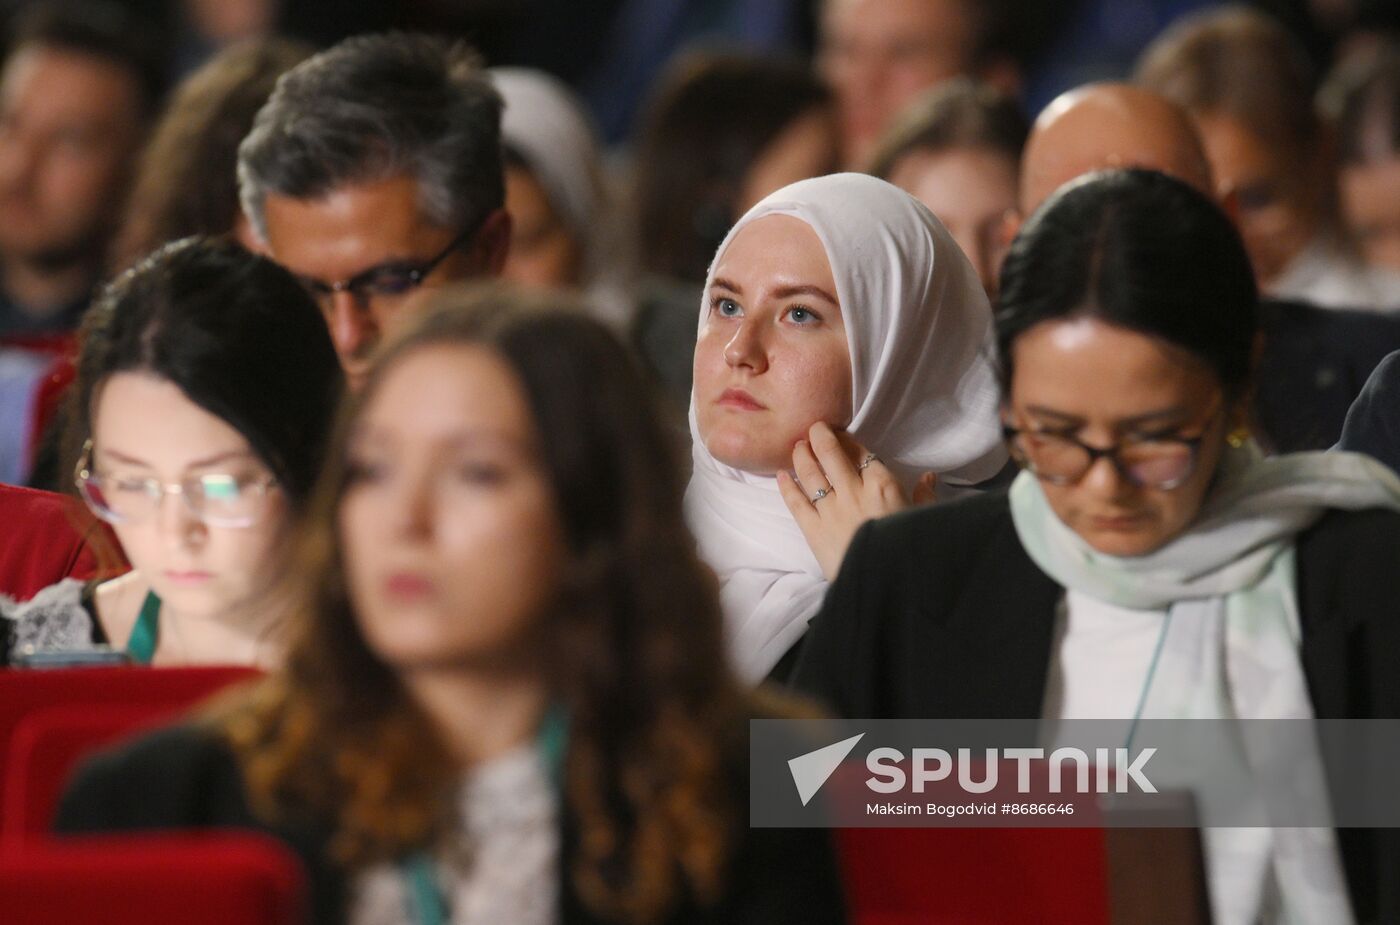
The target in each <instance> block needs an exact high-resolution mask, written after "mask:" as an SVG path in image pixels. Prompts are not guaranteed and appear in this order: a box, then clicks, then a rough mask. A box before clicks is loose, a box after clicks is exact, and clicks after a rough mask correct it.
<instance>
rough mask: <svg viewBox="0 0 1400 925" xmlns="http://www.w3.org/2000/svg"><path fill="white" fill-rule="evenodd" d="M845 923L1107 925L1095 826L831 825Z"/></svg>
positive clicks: (1102, 853) (1104, 874)
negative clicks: (846, 906)
mask: <svg viewBox="0 0 1400 925" xmlns="http://www.w3.org/2000/svg"><path fill="white" fill-rule="evenodd" d="M837 839H838V843H839V845H840V849H841V864H842V867H843V869H844V872H845V882H846V891H847V895H848V898H849V901H850V905H851V909H852V912H853V922H854V923H855V925H900V923H910V925H912V923H914V922H918V923H920V925H954V923H957V925H993V923H1005V922H1037V923H1044V925H1054V923H1065V925H1070V923H1073V925H1108V923H1109V921H1110V919H1109V890H1108V859H1107V853H1106V850H1105V840H1104V831H1103V830H1102V829H1088V828H1086V829H1050V828H1045V829H994V828H987V829H952V828H928V829H914V828H909V829H896V828H891V829H840V830H838V834H837Z"/></svg>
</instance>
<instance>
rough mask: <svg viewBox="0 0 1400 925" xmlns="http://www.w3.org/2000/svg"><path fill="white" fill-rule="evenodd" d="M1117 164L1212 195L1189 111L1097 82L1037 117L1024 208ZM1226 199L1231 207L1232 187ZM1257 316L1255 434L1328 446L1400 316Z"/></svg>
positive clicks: (1026, 163)
mask: <svg viewBox="0 0 1400 925" xmlns="http://www.w3.org/2000/svg"><path fill="white" fill-rule="evenodd" d="M1120 166H1121V167H1146V168H1150V169H1153V170H1157V171H1160V172H1162V173H1165V174H1168V175H1170V176H1173V177H1176V178H1177V179H1179V180H1182V181H1184V182H1185V183H1187V184H1189V185H1190V186H1192V187H1194V188H1195V189H1197V190H1199V191H1200V192H1202V193H1205V194H1207V195H1212V196H1213V195H1214V192H1215V189H1216V187H1215V184H1214V182H1213V180H1212V176H1211V169H1210V163H1209V161H1208V160H1207V159H1206V154H1205V150H1204V148H1203V146H1202V145H1201V140H1200V137H1199V135H1198V134H1197V131H1196V128H1195V124H1194V123H1193V121H1192V120H1191V118H1190V117H1189V116H1187V115H1186V113H1185V112H1184V111H1182V110H1181V109H1180V108H1179V107H1177V106H1176V105H1175V104H1173V103H1171V102H1170V101H1168V100H1166V99H1164V98H1162V97H1160V96H1158V95H1157V94H1155V93H1153V92H1152V91H1150V90H1145V89H1142V88H1140V87H1132V86H1127V85H1123V84H1092V85H1090V86H1088V87H1081V88H1079V89H1077V90H1071V91H1070V92H1068V93H1065V94H1062V95H1061V96H1060V97H1059V98H1057V99H1056V100H1055V101H1054V102H1052V103H1051V104H1050V105H1049V106H1047V107H1046V109H1045V111H1044V112H1043V113H1041V114H1040V117H1039V118H1037V119H1036V121H1035V127H1034V128H1033V129H1032V131H1031V137H1030V140H1029V141H1028V142H1027V143H1026V154H1025V157H1024V159H1023V161H1022V165H1021V184H1022V185H1021V194H1020V198H1021V210H1022V212H1021V214H1022V215H1029V214H1031V213H1032V212H1033V211H1035V210H1036V209H1038V208H1039V207H1040V205H1041V203H1042V202H1044V201H1045V200H1046V199H1048V198H1049V197H1050V195H1051V194H1052V193H1053V192H1054V191H1055V190H1056V189H1058V188H1059V187H1060V186H1062V185H1063V184H1065V183H1067V182H1068V181H1070V180H1073V179H1075V178H1076V177H1079V176H1081V175H1083V174H1086V173H1091V172H1093V171H1095V170H1099V169H1102V168H1105V167H1120ZM1223 205H1224V206H1225V208H1226V209H1227V210H1229V209H1230V207H1231V206H1232V205H1233V202H1232V199H1231V197H1230V196H1229V195H1228V194H1227V195H1226V197H1225V202H1224V203H1223ZM1019 220H1020V219H1019V217H1018V222H1019ZM1259 321H1260V334H1261V345H1260V352H1259V355H1258V357H1257V362H1258V364H1259V366H1258V369H1257V370H1256V375H1255V383H1256V386H1255V387H1256V389H1257V392H1256V394H1255V396H1254V402H1253V411H1254V415H1255V420H1254V426H1255V428H1256V437H1257V438H1258V439H1259V442H1260V443H1261V444H1262V445H1263V446H1264V447H1266V448H1267V449H1270V450H1273V451H1276V452H1292V451H1295V450H1320V449H1325V448H1327V447H1329V446H1331V445H1332V444H1333V443H1335V442H1336V440H1337V437H1338V435H1339V434H1340V433H1341V429H1342V421H1343V420H1344V419H1345V418H1346V414H1347V408H1349V407H1350V406H1351V403H1352V401H1353V400H1354V399H1355V398H1356V396H1357V394H1358V393H1359V392H1360V391H1361V387H1362V385H1363V384H1364V383H1365V381H1366V377H1367V376H1368V375H1369V374H1370V372H1371V370H1372V369H1374V368H1375V366H1376V364H1377V363H1378V362H1379V361H1380V359H1381V358H1382V357H1384V356H1385V355H1386V354H1387V353H1389V352H1390V351H1392V350H1396V349H1400V317H1394V316H1390V315H1384V314H1379V313H1376V312H1361V311H1346V310H1341V309H1320V308H1317V307H1316V306H1313V305H1310V304H1308V303H1305V302H1299V301H1292V300H1290V301H1282V300H1277V299H1266V300H1264V302H1263V304H1262V305H1261V306H1260V310H1259Z"/></svg>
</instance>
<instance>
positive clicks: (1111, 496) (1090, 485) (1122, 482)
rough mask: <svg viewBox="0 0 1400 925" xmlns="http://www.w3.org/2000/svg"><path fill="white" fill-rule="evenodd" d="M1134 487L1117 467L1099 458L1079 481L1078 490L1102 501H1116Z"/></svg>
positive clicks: (1104, 457)
mask: <svg viewBox="0 0 1400 925" xmlns="http://www.w3.org/2000/svg"><path fill="white" fill-rule="evenodd" d="M1134 487H1135V486H1134V485H1133V484H1132V483H1131V482H1129V481H1128V480H1127V479H1125V478H1124V477H1123V473H1121V472H1119V471H1118V466H1117V465H1115V464H1114V461H1113V460H1112V459H1111V458H1109V457H1107V456H1100V457H1099V458H1098V459H1096V460H1094V461H1093V463H1092V464H1090V466H1089V468H1088V470H1087V471H1085V473H1084V475H1083V476H1081V477H1080V479H1079V488H1080V490H1082V491H1085V492H1088V493H1090V494H1092V495H1094V496H1095V497H1098V498H1102V499H1104V500H1117V499H1119V498H1122V497H1123V496H1124V495H1125V494H1126V493H1128V492H1130V491H1132V489H1133V488H1134Z"/></svg>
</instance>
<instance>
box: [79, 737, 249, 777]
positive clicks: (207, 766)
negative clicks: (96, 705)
mask: <svg viewBox="0 0 1400 925" xmlns="http://www.w3.org/2000/svg"><path fill="white" fill-rule="evenodd" d="M236 771H237V761H236V759H235V758H234V754H233V751H232V749H231V748H230V747H229V746H228V744H227V742H225V740H224V739H223V737H222V736H220V735H219V734H218V732H217V731H216V730H215V729H214V728H213V727H211V726H207V725H205V724H202V723H197V722H186V723H179V724H175V725H171V726H166V727H164V728H161V729H157V730H155V731H153V732H148V733H146V734H144V735H142V736H140V737H139V738H136V739H134V740H132V741H130V742H127V743H125V744H123V745H120V746H118V747H116V748H113V749H110V750H108V751H104V752H100V753H99V754H97V755H96V756H94V757H93V758H92V759H91V760H89V761H88V762H86V763H85V764H84V766H83V770H82V772H81V774H80V776H79V780H82V779H83V778H87V779H90V780H105V781H107V782H109V783H111V782H123V781H129V782H131V783H139V782H140V781H142V780H145V779H150V780H165V781H167V782H169V781H173V780H185V779H189V778H191V777H196V776H197V777H200V778H205V779H207V778H208V777H209V776H210V774H211V773H213V774H215V775H222V774H224V773H230V774H232V773H236Z"/></svg>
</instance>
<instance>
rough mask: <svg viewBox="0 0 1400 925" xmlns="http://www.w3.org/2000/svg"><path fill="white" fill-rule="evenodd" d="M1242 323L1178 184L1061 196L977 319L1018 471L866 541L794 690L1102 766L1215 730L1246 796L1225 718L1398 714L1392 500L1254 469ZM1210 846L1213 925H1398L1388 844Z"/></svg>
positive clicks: (1191, 199)
mask: <svg viewBox="0 0 1400 925" xmlns="http://www.w3.org/2000/svg"><path fill="white" fill-rule="evenodd" d="M1256 306H1257V293H1256V290H1255V284H1254V279H1253V275H1252V273H1251V270H1250V265H1249V260H1248V257H1247V256H1246V253H1245V250H1244V247H1243V245H1242V244H1241V242H1240V239H1239V237H1238V235H1237V234H1236V232H1235V230H1234V229H1233V227H1232V226H1231V224H1230V221H1229V220H1228V219H1227V218H1226V217H1225V215H1224V214H1223V213H1221V212H1220V211H1219V210H1218V209H1217V208H1216V207H1215V206H1214V205H1213V204H1211V203H1210V202H1209V201H1208V200H1206V199H1205V198H1204V197H1203V196H1201V195H1200V194H1199V193H1197V192H1196V191H1194V190H1192V189H1191V188H1189V187H1187V186H1186V185H1185V184H1182V183H1180V182H1178V181H1176V180H1173V179H1171V178H1168V177H1166V176H1164V175H1162V174H1158V173H1154V172H1151V171H1144V170H1126V171H1108V172H1104V173H1099V174H1093V175H1090V176H1089V177H1086V178H1083V179H1082V180H1079V181H1076V182H1074V183H1072V184H1070V185H1069V186H1066V187H1064V188H1062V189H1061V190H1060V191H1059V192H1057V193H1056V195H1055V196H1053V197H1052V198H1051V199H1050V200H1049V201H1047V202H1046V203H1045V204H1044V205H1043V206H1042V207H1041V209H1040V210H1039V211H1038V212H1037V213H1036V214H1035V215H1034V216H1033V217H1032V218H1031V220H1030V221H1029V222H1028V223H1027V224H1026V226H1025V227H1024V229H1023V230H1022V231H1021V233H1020V235H1019V236H1018V237H1017V239H1016V241H1015V243H1014V244H1013V245H1012V248H1011V251H1010V254H1009V256H1008V258H1007V261H1006V263H1005V264H1004V266H1003V269H1002V276H1001V301H1000V306H999V309H998V311H997V314H996V338H997V346H998V353H999V361H1000V372H999V374H1000V376H1001V380H1002V412H1001V413H1002V420H1003V424H1004V428H1005V430H1004V432H1005V434H1006V438H1007V442H1008V449H1009V450H1010V452H1011V454H1012V457H1013V458H1014V459H1015V460H1017V461H1018V462H1019V463H1020V465H1021V466H1022V469H1023V471H1022V472H1021V473H1020V475H1018V476H1017V478H1016V480H1015V481H1014V482H1013V484H1012V486H1011V488H1010V490H1009V492H1006V493H996V494H986V495H982V496H976V497H972V498H968V499H963V500H959V501H954V502H952V503H949V504H944V505H939V506H936V507H933V508H922V509H914V510H911V511H907V512H904V513H900V514H897V515H895V516H893V517H888V518H885V519H883V520H878V521H873V522H871V523H869V524H867V525H866V526H865V527H863V528H862V529H861V530H860V532H858V533H857V534H856V537H855V539H854V540H853V541H852V543H851V545H850V547H849V549H848V551H847V553H846V557H845V560H844V561H843V563H842V566H841V572H840V574H839V576H838V577H837V579H836V581H835V583H834V584H833V586H832V588H831V591H830V593H829V594H828V596H827V598H826V601H825V604H824V606H823V609H822V611H821V612H820V613H819V614H818V615H817V617H816V618H815V619H814V621H813V623H812V626H811V629H810V630H809V631H808V640H807V643H806V648H805V649H804V650H803V653H802V657H801V659H800V661H799V663H798V665H797V668H796V672H795V683H796V685H797V686H798V687H799V688H801V689H803V690H805V691H807V692H811V693H814V694H817V695H819V696H821V697H823V698H824V699H826V700H827V701H828V702H829V703H830V705H832V706H833V707H835V708H836V709H837V711H838V712H840V713H842V714H845V715H847V716H853V717H890V718H912V717H930V718H955V719H1027V720H1039V721H1040V722H1039V729H1040V731H1041V735H1042V736H1043V737H1044V738H1045V739H1047V740H1050V741H1055V740H1056V736H1058V735H1061V734H1068V726H1067V725H1066V723H1065V721H1069V720H1098V721H1105V722H1106V724H1107V726H1108V727H1110V728H1111V729H1114V730H1121V731H1122V736H1121V737H1119V738H1118V739H1117V740H1116V743H1115V744H1116V745H1119V746H1124V745H1126V746H1131V745H1132V744H1133V743H1134V735H1135V732H1136V731H1138V730H1139V728H1140V727H1139V725H1138V721H1139V720H1142V719H1206V720H1226V721H1228V722H1230V723H1231V724H1232V725H1231V726H1230V727H1229V728H1230V729H1231V730H1233V731H1232V733H1231V734H1232V736H1235V737H1236V738H1237V740H1239V741H1243V742H1244V744H1243V745H1242V746H1241V749H1242V760H1243V763H1244V768H1245V773H1249V774H1259V775H1262V774H1263V771H1262V770H1261V768H1264V767H1265V765H1264V764H1263V763H1262V757H1261V755H1259V754H1256V751H1255V745H1254V744H1253V743H1251V742H1250V741H1246V737H1244V736H1243V735H1239V733H1240V731H1241V730H1240V727H1239V726H1237V725H1233V724H1234V722H1235V721H1236V720H1246V719H1271V720H1272V719H1300V720H1311V719H1313V718H1318V719H1335V718H1344V719H1353V718H1359V719H1366V718H1395V717H1400V672H1397V671H1396V670H1395V668H1396V661H1395V660H1396V653H1397V652H1400V619H1397V613H1396V603H1395V602H1396V601H1397V600H1400V568H1398V567H1397V566H1400V480H1397V479H1396V478H1395V476H1394V474H1393V473H1391V472H1389V471H1388V470H1387V469H1385V467H1383V466H1381V465H1380V464H1378V463H1376V462H1375V461H1374V460H1372V459H1370V458H1369V457H1365V456H1361V455H1359V454H1350V453H1300V454H1293V455H1285V456H1279V457H1274V458H1271V459H1264V458H1262V457H1261V456H1260V454H1259V453H1258V451H1257V450H1256V449H1255V447H1254V446H1253V444H1252V443H1251V441H1250V440H1249V439H1248V434H1247V432H1245V430H1244V423H1245V422H1246V420H1247V419H1248V418H1247V412H1248V400H1249V394H1250V386H1251V373H1252V370H1251V367H1252V365H1253V357H1254V355H1255V351H1254V343H1255V330H1256V319H1255V316H1256ZM1071 725H1073V724H1071ZM1076 728H1078V729H1082V728H1083V727H1082V726H1079V727H1076ZM1018 744H1021V743H1018ZM1024 744H1026V745H1035V744H1037V743H1034V742H1027V743H1024ZM1227 751H1228V750H1227ZM1212 757H1215V756H1212ZM1193 770H1194V769H1193ZM1186 783H1187V789H1195V786H1196V785H1198V784H1200V783H1202V781H1201V780H1200V779H1199V778H1197V779H1188V780H1187V782H1186ZM1334 783H1335V782H1334ZM1314 796H1316V794H1314ZM1324 799H1325V798H1324ZM1270 818H1272V817H1270ZM1274 824H1275V825H1276V826H1286V825H1288V823H1286V822H1284V823H1279V822H1275V823H1274ZM1295 824H1296V823H1295ZM1219 825H1220V826H1221V827H1219V828H1213V829H1206V830H1205V832H1204V836H1203V842H1204V849H1205V860H1206V871H1207V881H1208V886H1209V891H1210V903H1211V907H1212V911H1213V915H1214V921H1216V922H1218V923H1250V925H1253V923H1258V922H1280V921H1296V922H1338V923H1341V922H1350V921H1353V920H1358V921H1394V920H1396V919H1397V917H1400V883H1397V882H1396V880H1395V878H1394V877H1393V876H1391V872H1393V871H1395V870H1400V856H1397V845H1396V843H1395V842H1394V841H1393V840H1389V841H1387V840H1386V839H1388V838H1389V836H1388V835H1384V834H1382V835H1378V834H1377V832H1376V831H1371V830H1363V829H1335V830H1334V829H1332V828H1312V829H1303V828H1254V829H1240V828H1231V827H1229V826H1231V825H1232V824H1231V823H1229V822H1224V823H1219Z"/></svg>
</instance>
